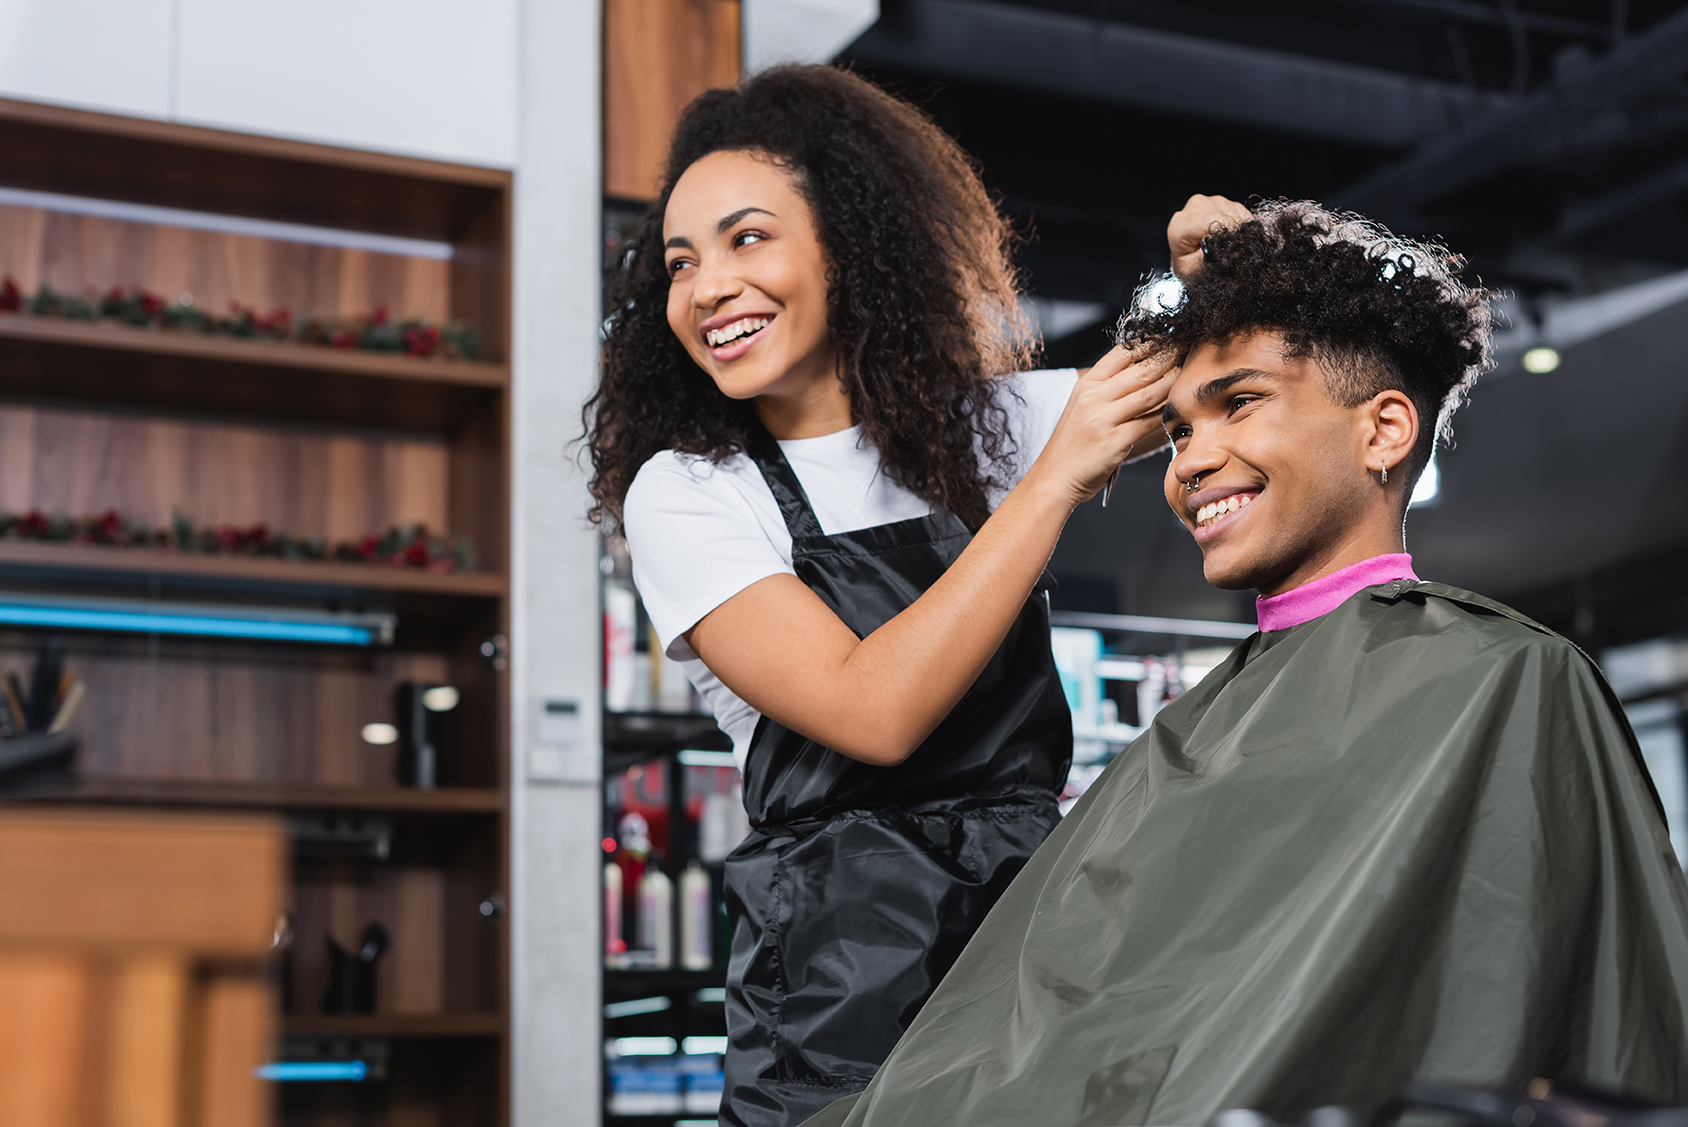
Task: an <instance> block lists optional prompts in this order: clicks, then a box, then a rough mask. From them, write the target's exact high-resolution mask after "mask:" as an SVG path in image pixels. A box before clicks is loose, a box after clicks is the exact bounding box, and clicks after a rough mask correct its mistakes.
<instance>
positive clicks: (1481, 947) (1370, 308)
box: [811, 204, 1688, 1127]
mask: <svg viewBox="0 0 1688 1127" xmlns="http://www.w3.org/2000/svg"><path fill="white" fill-rule="evenodd" d="M1459 265H1460V264H1459V263H1458V261H1457V260H1456V259H1453V258H1452V256H1450V255H1448V254H1447V252H1446V251H1443V250H1441V249H1440V248H1437V247H1431V246H1423V245H1417V244H1409V243H1406V242H1404V241H1401V240H1396V239H1394V238H1393V237H1391V236H1390V235H1389V234H1388V233H1387V232H1385V231H1383V230H1382V229H1381V228H1378V227H1375V226H1373V225H1370V224H1365V223H1362V222H1359V221H1357V220H1353V219H1351V218H1349V217H1343V216H1337V215H1333V214H1331V213H1329V212H1326V211H1324V210H1323V209H1321V208H1318V207H1317V206H1315V205H1312V204H1270V205H1265V206H1263V207H1262V208H1260V209H1259V210H1258V211H1257V212H1256V214H1255V216H1254V218H1253V219H1251V220H1249V221H1247V222H1243V223H1241V224H1240V225H1238V226H1236V227H1234V228H1232V229H1229V230H1215V231H1214V232H1213V233H1212V234H1210V235H1209V237H1208V239H1207V243H1206V255H1205V261H1204V263H1203V264H1202V267H1201V269H1200V270H1199V271H1196V272H1194V273H1193V274H1191V275H1190V276H1189V277H1188V279H1187V283H1186V285H1187V289H1186V296H1185V298H1184V300H1183V301H1182V303H1181V304H1179V305H1178V306H1177V307H1176V308H1172V309H1168V308H1163V307H1160V306H1159V305H1158V304H1156V305H1150V304H1148V303H1146V302H1140V303H1139V304H1138V306H1137V307H1136V310H1137V311H1136V312H1134V313H1133V314H1131V315H1130V316H1128V318H1127V320H1126V321H1125V323H1124V324H1123V326H1122V336H1123V338H1124V343H1126V344H1128V345H1137V346H1139V347H1142V348H1146V349H1149V350H1151V351H1159V352H1163V353H1166V352H1170V353H1172V354H1173V355H1175V356H1177V357H1179V358H1181V360H1182V367H1181V370H1180V372H1179V375H1178V378H1177V380H1176V382H1175V383H1174V385H1173V388H1172V390H1171V392H1170V395H1169V398H1168V401H1167V405H1166V408H1165V417H1166V423H1167V430H1168V433H1169V436H1170V438H1171V439H1172V442H1173V446H1174V455H1173V458H1172V460H1171V463H1170V465H1169V467H1168V470H1167V476H1166V494H1167V500H1168V502H1169V503H1170V504H1171V506H1172V508H1173V510H1174V511H1175V512H1176V513H1177V514H1178V516H1179V518H1180V519H1181V520H1182V521H1183V522H1184V523H1185V525H1186V526H1187V527H1188V528H1189V529H1190V531H1191V534H1192V535H1193V536H1194V537H1195V538H1196V540H1197V542H1198V543H1199V544H1200V546H1201V549H1202V555H1203V560H1204V569H1205V573H1206V576H1207V578H1208V580H1209V581H1210V582H1212V583H1214V584H1215V585H1217V586H1219V587H1223V588H1229V589H1247V588H1253V589H1255V590H1256V591H1257V592H1258V594H1259V603H1258V609H1259V615H1260V632H1259V633H1257V634H1256V635H1254V636H1253V637H1252V638H1250V639H1249V640H1248V641H1246V642H1244V643H1243V644H1242V645H1240V646H1239V647H1238V648H1237V649H1236V650H1235V651H1234V652H1233V653H1232V654H1231V655H1230V657H1229V658H1228V659H1227V660H1226V661H1225V662H1224V663H1223V664H1222V665H1221V666H1220V667H1218V668H1216V669H1215V670H1214V671H1213V672H1212V673H1211V674H1209V675H1208V676H1207V677H1206V678H1204V679H1203V680H1202V682H1201V683H1200V684H1199V685H1197V686H1196V687H1195V688H1194V689H1192V690H1191V691H1190V692H1188V693H1187V694H1185V695H1184V696H1183V697H1182V698H1180V699H1179V700H1178V701H1176V702H1174V703H1173V704H1172V705H1170V706H1168V707H1167V708H1166V709H1164V710H1163V711H1162V712H1161V713H1159V714H1158V715H1157V716H1156V718H1155V720H1154V722H1153V724H1152V726H1151V727H1150V729H1149V731H1148V732H1147V733H1146V734H1145V735H1144V736H1143V737H1142V738H1141V739H1139V740H1138V741H1137V742H1136V743H1134V744H1133V745H1132V746H1131V747H1130V748H1129V749H1128V750H1127V751H1126V752H1125V753H1124V754H1123V755H1121V756H1120V757H1119V758H1118V759H1117V760H1116V761H1115V762H1114V763H1113V764H1112V765H1111V766H1110V767H1109V768H1108V770H1107V771H1106V772H1105V773H1104V774H1103V775H1102V777H1101V778H1100V779H1099V780H1098V781H1097V783H1096V784H1095V785H1094V786H1093V787H1092V788H1091V790H1090V791H1089V793H1088V794H1086V795H1085V797H1084V798H1083V799H1082V800H1081V801H1080V803H1079V804H1078V806H1077V807H1076V808H1075V809H1074V810H1073V812H1072V814H1070V815H1069V816H1068V818H1067V819H1066V820H1065V821H1064V822H1063V823H1062V825H1061V826H1060V827H1059V828H1058V829H1057V830H1056V831H1055V832H1054V834H1052V835H1051V836H1050V838H1049V839H1048V841H1047V842H1046V843H1045V844H1044V845H1043V847H1042V848H1041V849H1039V850H1038V852H1037V853H1036V854H1035V855H1034V856H1033V857H1032V859H1031V861H1030V862H1029V863H1028V864H1027V866H1026V868H1025V869H1024V870H1023V871H1022V873H1021V874H1020V876H1019V877H1018V878H1017V879H1016V880H1015V882H1014V883H1013V885H1011V886H1010V888H1009V889H1008V891H1007V893H1006V894H1005V895H1004V896H1003V898H1002V900H1001V901H999V902H998V904H997V906H996V908H995V909H994V910H993V911H992V913H991V914H990V916H989V917H987V919H986V920H985V923H984V925H983V926H982V927H981V928H980V929H979V931H978V932H977V933H976V935H975V937H974V939H973V941H972V942H971V943H970V944H969V945H968V947H967V949H966V950H965V951H964V952H963V954H962V956H961V958H960V960H959V961H958V962H957V963H956V964H955V967H954V969H953V970H951V972H950V973H949V975H948V976H947V977H946V978H945V979H944V981H943V983H942V984H941V985H940V986H939V987H938V990H937V991H936V992H935V993H934V994H933V996H932V998H931V999H930V1001H929V1002H928V1003H927V1004H926V1006H925V1007H924V1008H923V1009H922V1010H921V1012H920V1014H919V1016H918V1017H917V1018H916V1019H915V1021H914V1023H913V1024H912V1026H911V1027H910V1028H909V1030H908V1032H907V1033H906V1034H905V1035H904V1036H903V1039H902V1040H901V1041H900V1042H899V1044H898V1046H897V1048H896V1049H895V1050H894V1051H893V1052H892V1054H891V1056H890V1058H889V1059H888V1060H887V1061H886V1062H885V1064H884V1066H883V1067H882V1068H881V1069H880V1071H879V1073H878V1075H877V1077H876V1078H875V1079H874V1081H873V1083H872V1084H871V1085H870V1086H869V1087H868V1088H867V1090H866V1091H865V1092H863V1093H862V1094H861V1095H860V1096H856V1097H851V1098H850V1099H849V1100H844V1101H839V1102H838V1103H836V1104H834V1105H833V1106H832V1107H830V1108H828V1109H827V1111H826V1112H825V1113H823V1114H822V1115H821V1116H818V1117H816V1118H815V1119H814V1120H811V1125H812V1127H819V1125H821V1124H829V1125H830V1124H836V1123H847V1124H851V1125H864V1127H892V1125H908V1127H915V1125H918V1127H931V1125H934V1124H966V1125H967V1127H1009V1125H1013V1127H1022V1125H1025V1124H1033V1123H1035V1124H1039V1125H1040V1127H1042V1125H1075V1127H1101V1125H1110V1124H1111V1125H1123V1124H1147V1123H1163V1124H1164V1123H1186V1124H1189V1123H1201V1122H1204V1121H1205V1120H1207V1119H1208V1118H1209V1117H1210V1116H1212V1115H1213V1114H1215V1113H1216V1112H1218V1111H1220V1110H1222V1109H1225V1108H1229V1107H1252V1108H1256V1109H1260V1110H1263V1111H1265V1112H1267V1113H1269V1114H1272V1115H1274V1116H1276V1117H1279V1118H1284V1117H1290V1116H1298V1115H1300V1114H1302V1113H1304V1112H1306V1111H1308V1110H1309V1109H1312V1108H1315V1107H1320V1106H1325V1105H1330V1104H1349V1105H1367V1104H1371V1103H1374V1102H1376V1101H1379V1100H1382V1099H1384V1098H1387V1097H1388V1096H1390V1095H1391V1094H1392V1093H1394V1092H1396V1091H1397V1090H1399V1089H1400V1088H1401V1086H1402V1085H1404V1084H1406V1083H1408V1082H1412V1081H1426V1082H1454V1083H1468V1084H1481V1085H1521V1084H1523V1083H1524V1082H1526V1081H1529V1080H1531V1079H1533V1078H1536V1077H1543V1078H1547V1079H1550V1080H1553V1081H1558V1082H1565V1083H1571V1084H1578V1085H1592V1086H1597V1087H1600V1088H1605V1089H1612V1090H1617V1091H1621V1092H1623V1093H1626V1094H1628V1095H1631V1096H1634V1097H1638V1098H1641V1099H1644V1100H1651V1101H1657V1102H1662V1103H1672V1104H1682V1103H1685V1102H1688V1070H1685V1067H1684V1062H1685V1060H1688V888H1685V885H1684V882H1683V877H1682V873H1681V871H1680V870H1679V869H1678V868H1677V865H1676V862H1675V859H1674V856H1673V855H1672V853H1671V850H1670V844H1669V841H1668V839H1667V836H1666V833H1665V827H1664V822H1663V818H1662V815H1661V813H1660V810H1659V806H1658V802H1657V799H1656V797H1655V796H1654V794H1653V792H1652V789H1651V785H1650V783H1649V782H1648V779H1647V777H1646V775H1645V773H1644V771H1643V769H1642V767H1641V765H1640V758H1639V754H1638V752H1637V750H1636V747H1635V743H1634V738H1633V736H1632V735H1631V733H1630V731H1629V728H1628V726H1627V724H1626V723H1625V722H1624V720H1623V716H1622V713H1621V712H1620V711H1619V709H1618V707H1617V704H1616V702H1615V700H1614V698H1613V697H1612V694H1611V692H1610V690H1609V689H1608V687H1607V686H1606V684H1605V681H1604V680H1603V679H1602V678H1601V676H1600V674H1599V672H1598V670H1597V669H1596V668H1595V667H1594V666H1593V664H1592V663H1591V662H1590V661H1589V660H1588V659H1587V658H1586V657H1585V656H1584V655H1583V654H1582V653H1581V652H1580V651H1578V650H1577V649H1576V648H1575V647H1574V646H1572V645H1570V644H1569V643H1568V642H1566V641H1564V640H1563V639H1561V638H1559V637H1557V636H1556V635H1554V634H1552V633H1550V632H1548V631H1546V630H1544V629H1543V628H1541V627H1539V626H1537V625H1536V624H1534V623H1532V622H1530V621H1528V620H1527V619H1524V618H1522V617H1521V616H1519V615H1517V614H1516V613H1515V612H1513V611H1511V610H1509V609H1507V608H1505V607H1503V606H1501V605H1499V604H1498V603H1494V602H1492V601H1490V600H1488V599H1485V598H1483V597H1481V596H1479V595H1475V594H1472V593H1470V592H1467V591H1461V590H1458V589H1456V588H1453V587H1448V586H1445V585H1443V584H1439V583H1433V582H1425V581H1422V580H1420V579H1419V578H1418V577H1417V576H1416V575H1415V574H1414V572H1413V567H1412V560H1411V558H1410V557H1409V556H1408V555H1406V553H1405V551H1404V541H1403V520H1404V517H1405V513H1406V509H1407V504H1408V500H1409V498H1410V496H1411V493H1412V488H1413V483H1414V481H1415V480H1416V478H1417V476H1418V474H1419V473H1420V472H1421V471H1422V469H1423V467H1424V466H1425V464H1426V463H1427V462H1428V460H1429V457H1430V455H1431V452H1432V450H1433V449H1434V444H1435V440H1436V437H1437V435H1438V434H1439V433H1441V434H1445V433H1446V428H1447V423H1448V418H1449V416H1450V415H1451V414H1452V413H1453V411H1454V410H1455V409H1456V408H1457V407H1458V406H1459V404H1460V403H1461V401H1462V400H1463V398H1464V395H1465V392H1466V390H1467V389H1468V388H1469V386H1470V384H1471V382H1472V380H1473V379H1474V378H1475V377H1476V375H1477V373H1478V372H1479V371H1480V370H1481V369H1482V367H1483V366H1484V365H1485V364H1486V362H1487V358H1488V351H1489V323H1488V311H1487V298H1486V295H1485V294H1483V293H1482V292H1480V291H1476V290H1473V289H1471V288H1469V287H1467V286H1465V285H1464V284H1462V283H1461V282H1460V281H1459V279H1458V276H1457V270H1458V267H1459Z"/></svg>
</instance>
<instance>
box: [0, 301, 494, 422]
mask: <svg viewBox="0 0 1688 1127" xmlns="http://www.w3.org/2000/svg"><path fill="white" fill-rule="evenodd" d="M508 385H509V368H508V367H507V366H506V365H503V364H494V363H488V362H485V361H476V360H426V359H417V358H415V357H411V356H399V355H393V354H388V353H376V352H359V351H354V350H351V349H337V348H325V347H321V346H318V345H308V344H283V343H279V342H275V341H259V340H240V339H238V338H229V337H204V336H198V335H195V334H193V333H188V332H166V331H164V330H159V329H141V328H132V327H130V326H127V325H115V324H109V323H88V322H77V321H63V320H59V319H57V318H51V317H31V316H28V315H21V314H0V395H4V396H8V397H13V398H17V397H24V398H30V399H42V400H50V401H68V402H77V403H85V402H97V403H100V404H122V405H124V406H129V407H137V408H150V409H154V410H169V411H171V412H172V413H179V412H183V411H187V412H193V413H195V414H223V415H230V414H232V415H240V416H252V417H257V418H265V419H285V420H298V421H307V420H308V421H313V422H319V423H320V422H333V423H340V424H345V425H354V426H370V427H385V428H395V429H399V430H410V431H422V432H427V433H441V434H448V433H451V432H453V431H455V430H456V429H457V427H458V426H460V425H461V423H462V422H463V420H464V418H465V417H466V416H468V415H470V414H472V413H473V412H474V411H475V410H476V409H477V408H479V407H482V406H484V405H485V403H486V402H487V401H488V399H489V397H491V396H494V395H496V394H498V393H499V392H501V391H503V390H504V389H505V388H506V387H507V386H508Z"/></svg>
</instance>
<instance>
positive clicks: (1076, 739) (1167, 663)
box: [1050, 611, 1254, 814]
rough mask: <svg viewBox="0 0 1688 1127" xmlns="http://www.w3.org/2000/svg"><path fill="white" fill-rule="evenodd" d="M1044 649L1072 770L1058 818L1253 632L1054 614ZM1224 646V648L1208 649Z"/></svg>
mask: <svg viewBox="0 0 1688 1127" xmlns="http://www.w3.org/2000/svg"><path fill="white" fill-rule="evenodd" d="M1052 617H1053V620H1054V623H1055V625H1054V627H1053V628H1052V629H1051V631H1050V646H1051V648H1052V649H1053V650H1054V654H1055V666H1056V668H1057V670H1059V672H1060V674H1061V687H1062V688H1063V689H1064V690H1065V692H1066V696H1067V704H1068V706H1069V707H1070V708H1071V709H1072V714H1073V766H1072V770H1071V772H1070V773H1069V774H1068V776H1067V782H1066V785H1065V787H1064V788H1063V789H1062V792H1061V812H1062V813H1063V814H1065V813H1066V812H1067V811H1069V810H1071V809H1072V807H1073V805H1074V804H1075V803H1077V802H1078V800H1079V798H1080V797H1082V796H1083V794H1084V792H1085V791H1086V790H1087V789H1089V787H1090V784H1091V783H1093V782H1094V781H1095V780H1096V778H1097V777H1098V776H1099V775H1101V773H1102V771H1103V769H1104V768H1106V767H1107V765H1108V763H1109V762H1111V761H1112V760H1113V758H1114V757H1115V756H1116V755H1118V754H1119V753H1120V752H1121V751H1123V750H1125V748H1126V747H1127V745H1129V744H1130V743H1131V741H1133V740H1135V739H1136V738H1137V737H1138V736H1140V735H1142V734H1143V732H1144V730H1145V729H1146V728H1147V727H1148V725H1149V724H1150V723H1151V722H1152V721H1153V720H1154V717H1155V714H1156V713H1157V712H1159V711H1160V710H1161V709H1162V708H1164V707H1165V706H1166V705H1167V704H1169V703H1170V702H1172V701H1174V700H1176V699H1177V698H1178V697H1179V696H1181V695H1182V694H1184V693H1185V692H1187V691H1189V690H1190V689H1192V688H1194V687H1195V686H1196V685H1197V684H1198V683H1200V681H1201V680H1202V678H1204V677H1206V676H1207V675H1208V673H1210V672H1212V670H1213V668H1214V667H1215V666H1216V665H1218V664H1219V663H1220V662H1221V661H1223V660H1224V659H1225V656H1226V654H1228V653H1229V652H1230V650H1231V646H1232V645H1234V644H1235V643H1236V642H1237V641H1239V640H1241V639H1243V638H1246V637H1248V636H1249V635H1250V634H1252V633H1253V632H1254V628H1253V627H1252V626H1249V625H1245V624H1243V623H1237V622H1208V621H1201V620H1194V619H1171V618H1151V617H1147V616H1141V615H1114V614H1082V613H1071V612H1059V611H1058V612H1056V613H1055V615H1053V616H1052ZM1216 642H1224V643H1227V644H1215V643H1216Z"/></svg>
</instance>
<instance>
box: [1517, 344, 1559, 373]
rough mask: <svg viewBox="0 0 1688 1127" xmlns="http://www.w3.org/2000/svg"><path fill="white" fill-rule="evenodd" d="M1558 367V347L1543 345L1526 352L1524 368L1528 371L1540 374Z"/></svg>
mask: <svg viewBox="0 0 1688 1127" xmlns="http://www.w3.org/2000/svg"><path fill="white" fill-rule="evenodd" d="M1557 367H1559V350H1558V349H1557V348H1548V347H1547V346H1545V345H1543V346H1542V347H1540V348H1532V349H1530V350H1529V351H1528V352H1526V353H1524V370H1525V371H1526V372H1534V373H1536V374H1537V375H1538V376H1539V375H1541V374H1542V373H1543V372H1551V371H1553V369H1555V368H1557Z"/></svg>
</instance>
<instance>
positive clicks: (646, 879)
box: [639, 865, 674, 970]
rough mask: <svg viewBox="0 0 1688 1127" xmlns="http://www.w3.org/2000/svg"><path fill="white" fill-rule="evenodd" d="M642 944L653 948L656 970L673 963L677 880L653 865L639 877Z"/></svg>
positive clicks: (640, 939)
mask: <svg viewBox="0 0 1688 1127" xmlns="http://www.w3.org/2000/svg"><path fill="white" fill-rule="evenodd" d="M639 946H641V947H643V948H645V949H647V950H649V951H652V952H654V953H655V955H656V957H655V959H654V960H653V962H652V965H653V967H654V968H655V969H656V970H668V969H669V968H671V967H673V965H674V882H673V881H671V880H669V879H668V875H667V874H666V873H664V872H663V871H662V870H661V869H659V868H657V867H655V866H654V865H653V866H652V867H650V868H648V869H646V870H645V875H644V876H643V877H641V878H640V879H639Z"/></svg>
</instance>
